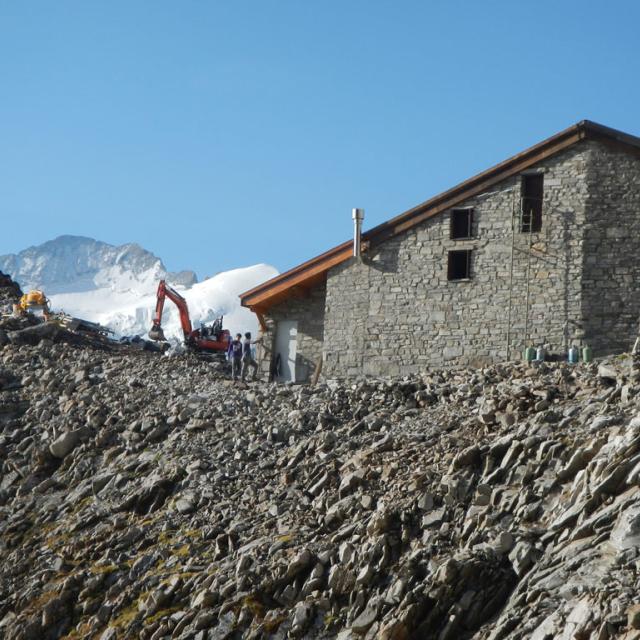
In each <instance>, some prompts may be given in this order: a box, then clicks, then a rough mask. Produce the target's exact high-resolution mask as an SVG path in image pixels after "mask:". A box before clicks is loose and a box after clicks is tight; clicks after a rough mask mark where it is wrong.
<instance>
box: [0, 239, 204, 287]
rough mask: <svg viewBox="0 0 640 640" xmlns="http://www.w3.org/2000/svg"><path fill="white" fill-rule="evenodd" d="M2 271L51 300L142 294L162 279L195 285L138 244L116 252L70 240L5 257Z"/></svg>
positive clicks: (188, 274)
mask: <svg viewBox="0 0 640 640" xmlns="http://www.w3.org/2000/svg"><path fill="white" fill-rule="evenodd" d="M0 270H2V271H5V272H6V273H10V274H12V276H13V278H14V279H15V280H17V281H18V282H20V284H21V285H22V288H23V289H25V290H28V289H43V290H45V291H46V292H47V294H50V295H55V294H58V293H69V292H79V291H91V290H92V289H95V288H99V287H105V286H106V287H109V288H111V289H113V290H119V289H121V288H131V289H133V290H140V289H139V286H140V285H138V284H137V283H138V282H142V281H146V280H155V281H157V280H158V279H160V278H165V279H166V280H168V281H169V282H172V283H173V284H178V285H183V286H191V285H193V284H195V282H196V275H195V273H194V272H193V271H181V272H179V273H170V272H168V271H167V270H166V269H165V267H164V265H163V264H162V260H160V258H158V257H157V256H155V255H154V254H153V253H151V252H150V251H147V250H146V249H143V248H142V247H141V246H140V245H138V244H136V243H128V244H123V245H121V246H114V245H111V244H107V243H106V242H101V241H99V240H94V239H93V238H86V237H83V236H71V235H63V236H58V237H57V238H55V239H54V240H49V241H47V242H44V243H43V244H41V245H38V246H34V247H29V248H28V249H24V250H23V251H20V253H17V254H9V255H4V256H0ZM142 286H143V289H146V286H145V285H142Z"/></svg>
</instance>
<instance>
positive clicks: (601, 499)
mask: <svg viewBox="0 0 640 640" xmlns="http://www.w3.org/2000/svg"><path fill="white" fill-rule="evenodd" d="M0 324H1V323H0ZM2 331H3V329H2V327H1V326H0V332H2ZM12 335H15V334H10V331H7V330H6V329H4V338H2V333H0V559H1V563H0V636H3V637H6V638H15V639H24V640H27V639H32V640H35V639H41V638H42V639H45V640H47V639H54V638H55V639H57V638H68V639H71V638H100V639H101V640H114V639H120V638H141V639H143V640H160V639H168V638H173V639H181V640H187V639H197V640H222V639H225V638H238V639H239V638H242V639H247V640H248V639H258V638H280V639H284V638H307V639H311V638H320V639H324V638H340V639H341V640H348V639H350V640H355V639H356V638H365V639H369V640H374V639H378V638H383V639H387V640H403V639H409V638H416V639H418V638H426V639H430V638H433V639H436V638H437V639H439V640H454V639H458V638H476V639H478V640H500V639H503V638H514V639H525V638H528V639H529V638H530V639H533V640H547V639H550V638H556V639H559V638H562V639H565V640H569V639H574V640H575V639H581V640H585V639H592V640H596V639H597V640H606V639H608V638H626V639H627V640H632V639H635V640H637V639H638V638H640V631H638V629H639V628H640V605H639V599H638V592H639V587H640V575H639V571H638V568H639V567H640V553H639V545H640V506H639V505H640V500H639V497H640V406H639V403H638V398H639V396H638V392H639V391H640V367H639V366H638V362H637V361H635V360H634V359H633V358H631V357H630V356H627V357H619V358H615V359H612V360H611V361H609V362H605V363H599V364H590V365H579V366H575V367H569V366H568V365H566V364H544V363H543V364H536V365H529V364H526V363H512V364H504V365H495V366H492V367H487V368H484V369H481V370H472V371H438V372H436V371H434V372H429V373H425V374H424V375H421V376H412V377H409V378H402V379H393V380H391V379H389V380H373V379H363V380H355V381H325V382H322V383H320V384H318V385H316V386H283V385H267V384H251V385H249V386H240V385H233V384H231V383H230V382H229V381H228V380H226V379H225V377H224V375H223V373H222V372H221V371H220V370H219V369H218V368H216V366H215V365H213V364H211V363H208V362H205V361H201V360H198V359H196V358H194V357H192V356H180V357H173V358H168V357H158V356H153V355H150V354H146V353H134V352H131V351H129V350H126V349H124V350H96V349H93V348H89V347H82V346H75V345H69V344H66V343H64V342H57V341H56V340H57V338H54V339H47V338H45V339H43V340H41V341H40V342H39V343H37V344H31V345H29V344H21V343H20V342H19V341H14V340H12V339H11V336H12Z"/></svg>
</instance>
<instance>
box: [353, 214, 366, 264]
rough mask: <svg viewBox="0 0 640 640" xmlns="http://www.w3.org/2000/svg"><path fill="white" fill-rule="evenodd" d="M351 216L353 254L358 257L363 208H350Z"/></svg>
mask: <svg viewBox="0 0 640 640" xmlns="http://www.w3.org/2000/svg"><path fill="white" fill-rule="evenodd" d="M351 217H352V218H353V256H354V258H359V257H360V254H361V247H360V241H361V238H362V221H363V220H364V209H352V210H351Z"/></svg>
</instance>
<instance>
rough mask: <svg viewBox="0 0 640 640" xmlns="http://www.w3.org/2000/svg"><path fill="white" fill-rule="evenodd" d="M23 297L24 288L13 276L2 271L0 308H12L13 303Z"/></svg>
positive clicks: (0, 272)
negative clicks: (22, 288)
mask: <svg viewBox="0 0 640 640" xmlns="http://www.w3.org/2000/svg"><path fill="white" fill-rule="evenodd" d="M21 297H22V290H21V289H20V285H19V284H18V283H17V282H14V281H13V280H12V279H11V276H10V275H8V274H6V273H2V271H0V310H1V309H2V308H3V307H7V308H10V306H11V305H12V304H14V303H15V302H18V300H20V298H21Z"/></svg>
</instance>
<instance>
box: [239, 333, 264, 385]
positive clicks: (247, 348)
mask: <svg viewBox="0 0 640 640" xmlns="http://www.w3.org/2000/svg"><path fill="white" fill-rule="evenodd" d="M258 342H260V338H258V340H253V341H252V340H251V333H250V332H249V331H247V333H245V334H244V344H243V345H242V380H244V379H245V378H246V377H247V371H248V369H249V367H252V368H253V376H252V377H251V379H252V380H255V379H256V374H257V373H258V363H257V362H256V361H255V360H254V358H253V353H251V345H252V344H256V343H258Z"/></svg>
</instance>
